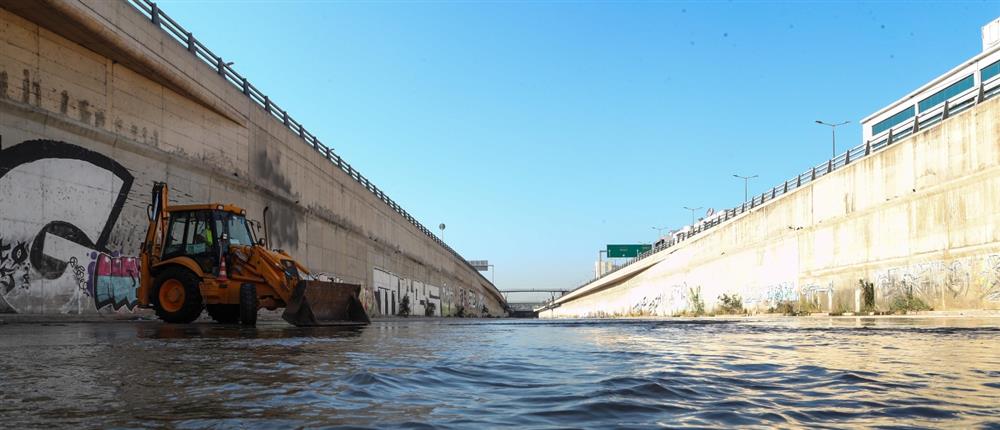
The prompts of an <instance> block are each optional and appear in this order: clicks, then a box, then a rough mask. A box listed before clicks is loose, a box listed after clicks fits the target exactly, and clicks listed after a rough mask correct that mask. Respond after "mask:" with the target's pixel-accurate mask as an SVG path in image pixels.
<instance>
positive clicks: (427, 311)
mask: <svg viewBox="0 0 1000 430" xmlns="http://www.w3.org/2000/svg"><path fill="white" fill-rule="evenodd" d="M436 310H437V305H435V304H434V302H431V301H428V302H427V304H426V305H424V316H425V317H432V316H434V311H436Z"/></svg>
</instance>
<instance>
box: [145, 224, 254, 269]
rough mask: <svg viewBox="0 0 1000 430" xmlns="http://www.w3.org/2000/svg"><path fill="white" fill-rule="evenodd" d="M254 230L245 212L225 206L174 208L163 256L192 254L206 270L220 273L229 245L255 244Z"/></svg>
mask: <svg viewBox="0 0 1000 430" xmlns="http://www.w3.org/2000/svg"><path fill="white" fill-rule="evenodd" d="M253 237H254V236H253V231H252V230H251V229H250V227H249V224H248V222H247V220H246V217H245V216H243V215H242V214H241V213H233V212H229V211H224V210H210V209H202V210H173V211H170V220H169V222H168V224H167V234H166V239H165V240H164V243H163V254H162V256H161V257H160V258H161V261H162V260H167V259H170V258H175V257H181V256H185V257H189V258H191V259H192V260H194V261H195V262H196V263H197V264H198V266H199V267H201V270H202V272H203V273H211V274H213V275H217V274H218V273H216V272H217V271H218V267H219V257H220V256H221V255H223V254H228V250H229V249H228V248H229V245H253V244H254V239H253Z"/></svg>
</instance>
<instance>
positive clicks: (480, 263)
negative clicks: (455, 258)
mask: <svg viewBox="0 0 1000 430" xmlns="http://www.w3.org/2000/svg"><path fill="white" fill-rule="evenodd" d="M469 264H471V265H472V267H473V268H475V269H476V270H478V271H480V272H485V271H487V270H490V262H489V261H488V260H469Z"/></svg>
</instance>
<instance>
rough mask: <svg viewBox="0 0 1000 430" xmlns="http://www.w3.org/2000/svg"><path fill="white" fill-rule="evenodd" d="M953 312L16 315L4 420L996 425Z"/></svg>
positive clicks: (985, 354) (2, 394) (999, 356)
mask: <svg viewBox="0 0 1000 430" xmlns="http://www.w3.org/2000/svg"><path fill="white" fill-rule="evenodd" d="M810 321H814V322H812V323H810ZM815 321H820V322H815ZM837 321H844V322H837ZM944 324H945V325H944V326H941V325H942V322H941V321H926V322H921V321H920V320H902V321H901V320H860V319H859V320H850V319H847V320H814V319H808V318H806V319H795V318H790V319H782V320H776V321H771V322H733V321H713V320H678V321H674V320H669V321H664V320H629V321H587V320H578V321H552V322H549V321H469V320H444V321H442V320H408V321H386V322H376V323H374V324H373V325H372V326H370V327H366V328H363V329H340V328H332V329H330V328H322V329H316V330H312V329H297V328H292V327H288V326H285V325H283V324H281V323H266V322H265V323H264V324H262V325H261V326H260V327H258V328H257V329H241V328H238V327H227V326H217V325H211V324H194V325H189V326H167V325H163V324H159V323H129V324H103V325H102V324H95V325H88V324H79V325H55V326H29V325H9V326H0V346H2V347H3V351H5V352H4V354H2V355H0V374H2V375H3V377H2V378H0V416H3V417H4V419H5V421H4V423H5V426H9V427H10V428H19V427H68V426H76V427H176V428H206V427H207V428H289V427H319V428H386V427H392V428H412V429H438V428H441V429H449V428H459V429H461V428H497V427H514V426H516V427H520V428H609V427H628V428H653V427H671V428H718V427H745V428H773V427H805V426H808V427H826V428H843V427H872V428H898V427H915V428H921V427H925V428H939V427H959V428H974V427H980V428H997V426H998V425H1000V422H998V420H997V419H996V417H997V416H998V415H1000V383H998V382H996V381H995V380H996V379H1000V378H998V377H1000V350H998V347H996V346H995V345H997V342H996V336H997V334H998V333H1000V331H998V329H997V328H996V327H984V328H976V327H974V326H971V325H969V324H968V323H967V322H960V323H956V326H947V322H945V323H944Z"/></svg>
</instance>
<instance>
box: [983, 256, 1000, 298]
mask: <svg viewBox="0 0 1000 430" xmlns="http://www.w3.org/2000/svg"><path fill="white" fill-rule="evenodd" d="M982 278H983V279H984V280H985V282H984V286H983V289H982V294H983V300H987V301H991V302H1000V255H997V254H994V255H989V256H987V257H986V261H985V264H984V265H983V270H982Z"/></svg>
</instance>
